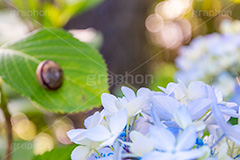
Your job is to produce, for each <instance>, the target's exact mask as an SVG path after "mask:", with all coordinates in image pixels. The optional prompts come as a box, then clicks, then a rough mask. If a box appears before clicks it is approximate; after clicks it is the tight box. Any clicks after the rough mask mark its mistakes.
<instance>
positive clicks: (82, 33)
mask: <svg viewBox="0 0 240 160" xmlns="http://www.w3.org/2000/svg"><path fill="white" fill-rule="evenodd" d="M69 32H70V33H71V34H72V35H73V36H74V37H75V38H76V39H78V40H80V41H82V42H86V43H90V42H92V41H94V39H95V37H96V36H97V31H96V30H95V29H93V28H87V29H74V30H70V31H69Z"/></svg>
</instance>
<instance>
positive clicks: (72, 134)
mask: <svg viewBox="0 0 240 160" xmlns="http://www.w3.org/2000/svg"><path fill="white" fill-rule="evenodd" d="M85 131H86V130H85V129H72V130H70V131H68V132H67V136H68V137H69V139H70V140H71V141H72V142H74V143H76V144H80V142H81V141H82V140H83V139H84V138H85V136H84V132H85Z"/></svg>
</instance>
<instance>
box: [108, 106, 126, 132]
mask: <svg viewBox="0 0 240 160" xmlns="http://www.w3.org/2000/svg"><path fill="white" fill-rule="evenodd" d="M127 119H128V117H127V110H126V108H123V109H121V110H120V111H119V112H118V113H117V114H115V115H113V116H112V117H111V118H110V121H109V128H110V131H111V133H112V134H113V135H115V134H120V133H121V132H122V131H123V129H124V127H125V126H126V124H127Z"/></svg>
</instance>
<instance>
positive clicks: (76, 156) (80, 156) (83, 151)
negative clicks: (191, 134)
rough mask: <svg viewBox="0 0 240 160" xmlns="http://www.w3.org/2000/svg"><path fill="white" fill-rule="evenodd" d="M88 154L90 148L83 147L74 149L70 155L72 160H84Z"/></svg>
mask: <svg viewBox="0 0 240 160" xmlns="http://www.w3.org/2000/svg"><path fill="white" fill-rule="evenodd" d="M89 154H90V148H89V147H85V146H78V147H76V148H75V149H74V150H73V151H72V154H71V159H72V160H86V159H87V157H88V156H89Z"/></svg>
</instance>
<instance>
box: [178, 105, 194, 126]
mask: <svg viewBox="0 0 240 160" xmlns="http://www.w3.org/2000/svg"><path fill="white" fill-rule="evenodd" d="M174 120H175V121H176V122H177V124H178V125H179V126H180V127H181V128H183V129H185V128H187V127H188V126H189V125H190V124H191V123H192V117H191V114H190V112H189V110H188V109H187V107H185V106H180V107H178V108H177V110H176V111H175V113H174Z"/></svg>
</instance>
